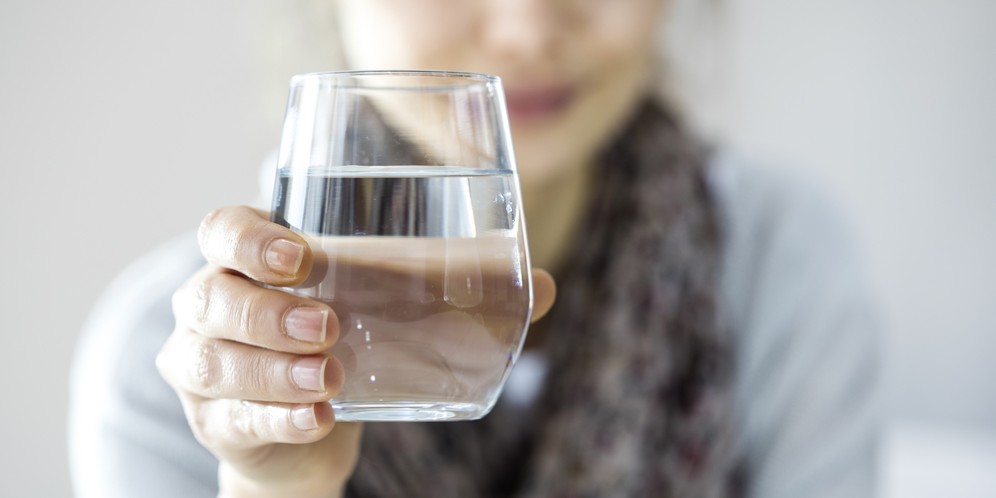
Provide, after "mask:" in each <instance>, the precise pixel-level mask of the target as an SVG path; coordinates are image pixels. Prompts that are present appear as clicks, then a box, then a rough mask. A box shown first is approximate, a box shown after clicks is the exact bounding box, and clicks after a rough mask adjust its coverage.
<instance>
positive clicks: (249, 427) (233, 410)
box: [228, 400, 259, 437]
mask: <svg viewBox="0 0 996 498" xmlns="http://www.w3.org/2000/svg"><path fill="white" fill-rule="evenodd" d="M257 414H258V411H257V410H255V409H254V407H253V405H252V403H250V402H248V401H244V400H233V401H232V402H231V403H230V404H229V412H228V417H229V420H231V422H232V428H233V429H234V430H235V432H236V433H237V434H239V435H244V436H250V437H258V436H259V431H258V427H257V426H258V416H257Z"/></svg>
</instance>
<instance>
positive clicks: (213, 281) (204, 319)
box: [190, 273, 219, 329]
mask: <svg viewBox="0 0 996 498" xmlns="http://www.w3.org/2000/svg"><path fill="white" fill-rule="evenodd" d="M218 279H219V276H218V274H217V273H209V274H207V275H205V276H204V277H203V278H201V279H200V280H198V281H197V282H196V283H195V284H194V286H193V289H190V291H192V294H193V295H192V296H191V298H192V301H193V302H192V303H191V304H190V306H191V307H192V309H191V310H190V312H191V318H192V319H193V320H194V323H195V324H196V325H198V326H199V327H201V328H202V329H203V326H204V325H206V324H207V323H208V322H209V320H210V318H211V307H212V304H214V298H215V294H216V290H217V288H218V285H219V282H218Z"/></svg>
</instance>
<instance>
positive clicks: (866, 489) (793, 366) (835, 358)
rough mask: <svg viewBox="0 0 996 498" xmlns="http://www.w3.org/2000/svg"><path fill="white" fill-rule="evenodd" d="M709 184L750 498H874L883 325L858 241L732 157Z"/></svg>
mask: <svg viewBox="0 0 996 498" xmlns="http://www.w3.org/2000/svg"><path fill="white" fill-rule="evenodd" d="M711 174H712V179H713V181H712V183H713V185H714V190H715V191H716V192H717V194H718V196H719V199H720V205H721V210H722V213H723V215H722V217H723V219H724V223H725V226H726V229H725V234H726V239H727V240H726V242H727V246H726V247H727V253H726V258H725V261H724V269H723V281H722V296H721V299H722V300H721V302H722V303H723V307H722V309H723V312H724V315H725V317H726V318H727V320H728V321H729V322H730V323H731V324H732V326H733V328H734V332H735V337H734V342H735V349H736V351H737V354H736V362H737V363H736V381H735V396H736V398H735V403H736V406H737V407H738V408H737V411H738V413H737V419H738V424H739V426H738V429H739V441H738V449H739V451H740V452H741V454H742V455H743V456H744V457H745V459H746V462H747V465H748V473H749V475H750V476H751V479H750V493H749V496H752V497H756V498H795V497H803V496H804V497H807V498H822V497H827V498H829V497H841V498H864V497H872V496H874V495H875V493H876V462H877V454H876V453H877V450H876V447H877V444H876V438H877V436H878V423H879V410H878V407H879V402H878V399H877V393H878V381H879V374H878V370H879V358H878V352H879V348H878V341H879V337H880V328H881V326H882V323H881V318H880V316H879V315H878V311H877V305H876V302H875V298H874V293H873V292H872V290H871V287H870V286H869V281H868V279H867V278H866V275H865V272H864V270H863V269H862V267H861V263H860V261H859V260H860V258H859V257H858V251H857V250H856V249H855V244H854V242H853V241H854V238H853V237H852V236H851V235H850V234H849V232H848V230H847V228H846V226H845V223H843V221H842V217H841V215H840V214H839V213H838V212H837V211H836V210H835V209H834V207H833V206H832V203H831V202H829V201H828V197H827V196H826V195H825V194H824V193H822V192H821V191H820V190H819V189H817V188H815V187H814V186H813V185H811V184H807V183H806V182H804V181H801V180H800V179H798V178H794V177H793V176H792V175H789V174H786V173H784V172H777V171H775V170H766V169H762V168H759V167H756V166H749V165H745V164H741V163H739V162H738V161H736V160H734V159H732V158H730V157H724V158H722V159H720V160H719V161H718V162H717V164H716V165H715V167H714V168H713V170H711Z"/></svg>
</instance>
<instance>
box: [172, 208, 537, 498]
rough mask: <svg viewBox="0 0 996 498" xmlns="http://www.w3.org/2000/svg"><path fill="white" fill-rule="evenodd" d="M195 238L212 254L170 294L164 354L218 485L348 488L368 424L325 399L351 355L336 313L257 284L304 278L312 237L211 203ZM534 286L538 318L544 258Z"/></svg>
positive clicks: (301, 490)
mask: <svg viewBox="0 0 996 498" xmlns="http://www.w3.org/2000/svg"><path fill="white" fill-rule="evenodd" d="M198 240H199V243H200V248H201V252H202V253H203V254H204V256H205V258H206V259H207V261H208V265H207V266H206V267H204V268H203V269H201V270H200V271H198V272H197V273H196V274H195V275H193V276H192V277H191V278H190V279H189V280H187V282H186V283H185V284H184V285H183V286H182V287H181V288H180V289H179V290H178V291H177V292H176V294H175V295H174V296H173V314H174V316H175V318H176V328H175V330H174V331H173V334H172V335H171V336H170V338H169V340H168V341H167V342H166V344H165V345H164V346H163V349H162V351H161V352H160V353H159V356H158V358H157V361H156V363H157V366H158V368H159V371H160V373H161V374H162V376H163V378H164V379H166V381H167V382H168V383H169V384H170V385H171V386H172V387H173V389H174V390H176V392H177V394H178V395H179V397H180V401H181V402H182V404H183V407H184V412H185V413H186V416H187V421H188V423H189V424H190V426H191V428H192V429H193V432H194V435H195V436H196V437H197V439H198V441H200V442H201V444H203V445H204V446H205V447H206V448H208V450H210V451H211V452H212V453H213V454H214V455H215V456H216V457H217V458H218V459H219V460H220V462H221V465H220V468H219V486H220V488H221V494H220V496H223V497H224V496H241V497H256V496H259V497H263V496H297V497H311V496H315V497H318V496H322V497H325V496H337V495H339V494H341V492H342V489H343V487H344V485H345V483H346V481H347V480H348V478H349V476H350V474H351V473H352V471H353V468H354V466H355V464H356V457H357V453H358V450H359V440H360V432H361V426H360V424H352V423H342V424H335V421H334V419H333V413H332V409H331V407H330V406H329V404H328V403H327V401H328V400H329V399H330V398H332V397H333V396H335V394H336V393H337V392H338V390H339V388H340V387H341V386H342V383H343V369H342V365H341V364H340V363H339V361H338V360H337V359H336V358H334V357H332V356H330V355H328V354H327V351H328V350H329V349H330V348H331V347H332V345H333V344H335V342H336V340H337V339H338V336H339V329H338V319H337V317H336V316H335V313H334V312H333V311H332V309H331V308H329V307H328V306H327V305H325V304H323V303H320V302H318V301H313V300H309V299H306V298H302V297H297V296H292V295H290V294H287V293H284V292H281V291H278V290H272V289H266V288H263V287H261V286H260V285H258V283H265V284H271V285H276V286H292V285H295V284H298V283H300V282H302V281H303V280H304V279H305V278H306V277H307V276H308V272H309V271H310V269H311V264H312V254H311V251H310V250H309V249H308V245H307V244H306V243H305V241H304V239H302V238H301V237H300V236H299V235H297V234H295V233H294V232H292V231H290V230H288V229H286V228H284V227H282V226H280V225H277V224H275V223H271V222H269V221H267V219H266V216H265V214H264V213H263V212H260V211H256V210H253V209H250V208H247V207H235V208H223V209H219V210H217V211H214V212H212V213H211V214H209V215H208V216H207V217H205V219H204V221H203V222H202V223H201V227H200V231H199V233H198ZM533 288H534V295H535V305H534V313H533V319H534V320H537V319H539V318H540V317H542V316H543V315H545V314H546V312H547V311H548V310H549V309H550V307H551V306H552V305H553V300H554V294H555V286H554V283H553V279H552V277H550V275H549V274H548V273H547V272H545V271H542V270H535V271H534V274H533ZM333 425H336V427H335V430H333Z"/></svg>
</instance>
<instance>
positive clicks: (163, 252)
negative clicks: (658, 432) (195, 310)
mask: <svg viewBox="0 0 996 498" xmlns="http://www.w3.org/2000/svg"><path fill="white" fill-rule="evenodd" d="M709 173H710V175H709V176H710V185H711V187H712V188H713V190H714V193H715V197H716V199H718V202H719V205H720V213H721V217H722V222H723V230H724V234H723V235H724V236H725V244H726V246H725V250H726V252H725V254H724V259H723V268H722V281H721V286H720V292H721V296H720V298H721V299H720V312H721V313H723V314H724V316H725V318H726V322H727V323H729V324H731V325H732V328H733V331H734V343H735V351H736V365H737V370H736V377H735V386H734V395H735V406H736V410H737V413H736V420H737V424H738V434H739V440H738V443H737V451H739V452H741V453H742V455H743V456H744V457H745V458H746V461H747V462H748V466H749V471H750V496H753V497H763V498H782V497H785V498H794V497H802V496H805V497H809V498H819V497H831V496H833V497H847V498H861V497H871V496H874V494H875V491H876V488H875V485H876V482H875V464H876V451H875V450H876V437H877V432H878V431H877V428H878V416H877V415H878V410H877V408H878V402H877V398H876V394H877V389H876V386H877V381H878V356H877V349H878V340H879V332H880V331H879V328H880V323H879V317H878V316H877V314H876V308H875V302H874V299H873V295H872V293H871V292H870V288H869V286H868V283H867V281H866V280H865V278H864V275H863V273H862V269H861V266H860V261H859V259H858V255H857V251H855V248H854V246H853V244H852V242H851V237H850V235H849V234H848V233H847V228H846V226H845V224H844V223H843V222H842V221H841V219H840V216H839V215H838V214H837V212H836V211H835V210H834V209H833V207H832V206H831V205H830V203H829V202H828V201H827V200H826V197H825V196H824V195H823V194H821V193H820V192H819V191H818V189H815V188H813V186H811V185H808V184H806V183H805V182H802V181H800V180H798V179H796V178H793V177H792V176H791V175H788V174H786V173H784V172H779V171H775V170H772V169H765V168H761V167H758V166H755V165H751V164H748V163H745V162H744V161H742V160H740V159H738V158H734V157H732V156H728V155H727V156H722V155H721V156H719V157H717V158H716V159H715V160H714V161H713V163H712V164H711V165H710V171H709ZM203 264H204V263H203V260H202V259H201V257H200V254H199V252H198V250H197V245H196V240H195V237H194V236H193V234H190V235H187V236H184V237H181V238H179V239H177V240H175V241H172V242H170V243H168V244H166V245H164V246H163V247H161V248H160V249H158V250H156V251H155V252H153V253H151V254H149V255H147V256H146V257H144V258H142V259H141V260H140V261H137V262H136V263H134V264H133V265H131V266H130V267H129V268H128V269H126V270H125V271H124V272H123V273H122V274H121V275H120V276H119V277H118V278H117V279H116V280H115V281H114V282H113V283H112V285H111V286H110V288H108V290H107V291H106V293H105V295H104V296H103V298H102V299H101V300H100V302H99V303H98V305H97V306H96V308H95V309H94V310H93V312H92V314H91V316H90V318H89V320H88V321H87V323H86V325H85V327H84V330H83V334H82V336H81V338H80V341H79V346H78V350H77V352H76V356H75V359H74V364H73V368H72V372H71V377H70V381H71V385H70V413H69V457H70V466H71V471H72V478H73V486H74V491H75V493H76V496H78V497H79V498H98V497H99V498H118V497H121V498H126V497H128V498H130V497H138V496H141V497H149V498H155V497H185V498H199V497H210V496H215V495H217V492H218V490H217V465H218V463H217V461H216V460H215V459H214V457H213V456H212V455H211V454H210V453H209V452H208V451H207V450H205V449H204V448H203V447H201V446H200V445H199V444H198V443H197V441H196V440H194V438H193V435H192V434H191V432H190V429H189V428H188V427H187V423H186V420H185V419H184V416H183V411H182V409H181V407H180V403H179V400H178V399H177V397H176V395H175V394H174V393H173V391H172V390H171V389H170V388H169V386H167V385H166V384H165V382H163V381H162V380H161V379H160V377H159V375H158V373H157V371H156V368H155V364H154V359H155V356H156V354H157V353H158V351H159V348H160V347H161V346H162V344H163V342H164V341H165V340H166V338H167V337H168V336H169V334H170V333H171V332H172V328H173V316H172V312H171V309H170V296H171V295H172V293H173V291H174V290H175V289H176V288H177V287H179V285H180V284H181V283H182V282H183V281H184V280H185V279H186V278H187V277H188V276H189V275H190V274H191V273H192V272H194V271H195V270H196V269H197V268H199V267H200V266H201V265H203ZM519 367H521V368H519ZM542 373H543V361H542V359H539V358H530V359H528V360H526V361H524V362H523V363H522V364H521V365H518V366H517V368H516V369H514V370H513V374H512V378H511V379H510V381H509V384H508V386H507V389H506V393H505V394H504V396H506V397H508V398H510V399H512V400H514V401H517V402H519V403H522V402H529V400H530V397H531V394H532V392H534V391H535V390H534V389H533V387H534V386H535V385H536V384H537V383H538V382H539V380H540V377H541V376H542Z"/></svg>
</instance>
